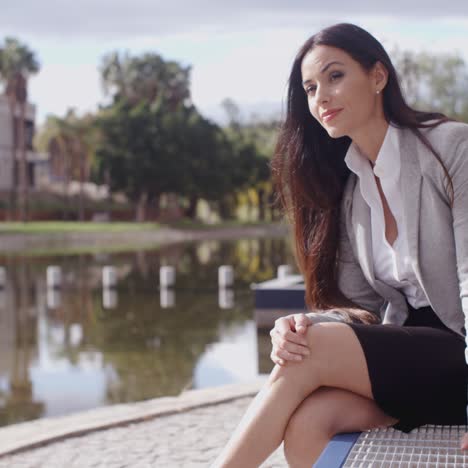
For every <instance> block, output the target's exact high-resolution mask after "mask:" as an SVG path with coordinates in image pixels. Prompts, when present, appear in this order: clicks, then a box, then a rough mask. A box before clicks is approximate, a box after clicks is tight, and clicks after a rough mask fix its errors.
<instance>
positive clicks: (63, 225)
mask: <svg viewBox="0 0 468 468" xmlns="http://www.w3.org/2000/svg"><path fill="white" fill-rule="evenodd" d="M161 226H162V225H161V224H158V223H133V222H116V223H95V222H83V223H80V222H75V221H40V222H35V221H34V222H29V223H16V222H15V223H8V222H7V223H0V235H1V234H62V233H76V232H134V231H152V230H155V229H160V228H161Z"/></svg>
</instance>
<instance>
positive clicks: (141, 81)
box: [100, 52, 190, 110]
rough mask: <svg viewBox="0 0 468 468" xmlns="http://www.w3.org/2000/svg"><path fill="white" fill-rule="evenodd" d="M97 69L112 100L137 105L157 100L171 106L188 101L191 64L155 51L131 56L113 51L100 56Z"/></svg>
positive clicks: (187, 102) (172, 107)
mask: <svg viewBox="0 0 468 468" xmlns="http://www.w3.org/2000/svg"><path fill="white" fill-rule="evenodd" d="M100 72H101V82H102V87H103V90H104V92H105V93H106V94H108V95H109V94H110V95H111V96H112V98H113V101H114V103H116V102H119V101H121V100H124V101H126V102H127V103H129V104H130V105H137V104H138V103H139V102H141V101H145V102H148V103H154V102H155V101H156V100H160V101H164V103H165V105H167V106H168V108H169V109H171V110H173V109H174V108H176V107H177V106H178V105H180V104H185V105H189V104H190V83H189V77H190V67H183V66H181V65H180V64H179V63H177V62H175V61H165V60H164V59H163V58H162V57H161V56H160V55H158V54H155V53H146V54H144V55H142V56H137V57H132V56H130V55H129V54H128V53H127V54H119V53H118V52H112V53H110V54H107V55H105V56H104V58H103V59H102V63H101V66H100Z"/></svg>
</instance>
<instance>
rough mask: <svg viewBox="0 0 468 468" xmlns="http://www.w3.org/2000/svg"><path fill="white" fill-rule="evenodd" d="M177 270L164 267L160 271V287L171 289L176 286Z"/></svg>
mask: <svg viewBox="0 0 468 468" xmlns="http://www.w3.org/2000/svg"><path fill="white" fill-rule="evenodd" d="M175 277H176V275H175V268H174V267H172V266H162V267H161V268H160V269H159V287H160V288H170V287H172V286H174V284H175Z"/></svg>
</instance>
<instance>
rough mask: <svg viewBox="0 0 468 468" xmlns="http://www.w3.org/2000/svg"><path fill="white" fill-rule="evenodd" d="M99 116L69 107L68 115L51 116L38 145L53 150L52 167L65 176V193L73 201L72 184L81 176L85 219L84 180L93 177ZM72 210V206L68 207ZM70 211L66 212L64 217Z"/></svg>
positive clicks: (80, 211) (81, 215)
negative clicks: (85, 113) (71, 196)
mask: <svg viewBox="0 0 468 468" xmlns="http://www.w3.org/2000/svg"><path fill="white" fill-rule="evenodd" d="M94 119H95V117H94V116H93V115H91V114H87V115H85V116H83V117H79V116H77V115H76V113H75V111H74V110H73V109H69V110H68V111H67V113H66V115H65V117H63V118H61V117H56V116H49V117H48V118H47V120H46V122H45V125H44V127H43V129H42V130H41V132H40V133H39V134H38V135H37V138H36V141H37V145H38V147H39V148H40V149H41V150H43V151H46V152H48V153H49V154H50V164H51V166H52V167H51V170H52V171H53V172H55V174H56V175H58V176H59V177H61V178H62V180H63V193H64V196H65V199H66V200H67V201H69V184H70V181H71V180H72V179H75V180H78V181H79V184H80V193H79V197H78V200H79V202H78V219H79V220H80V221H83V220H84V219H85V210H84V183H85V182H86V181H87V180H88V179H89V176H90V171H91V160H92V156H93V153H94V149H95V147H96V144H97V138H98V135H97V130H96V126H95V124H94ZM68 210H69V207H68ZM67 215H68V213H67V212H66V211H65V212H64V218H66V217H67Z"/></svg>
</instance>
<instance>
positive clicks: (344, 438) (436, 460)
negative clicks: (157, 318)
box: [314, 426, 468, 468]
mask: <svg viewBox="0 0 468 468" xmlns="http://www.w3.org/2000/svg"><path fill="white" fill-rule="evenodd" d="M467 431H468V427H466V426H422V427H420V428H418V429H415V430H413V431H411V432H410V433H409V434H405V433H404V432H401V431H396V430H394V429H392V428H387V429H375V430H372V431H366V432H362V433H359V432H357V433H351V434H339V435H337V436H336V437H334V438H333V439H332V440H331V441H330V442H329V444H328V445H327V447H326V448H325V450H324V451H323V452H322V455H321V456H320V458H319V459H318V460H317V462H316V463H315V464H314V468H341V467H343V468H351V467H352V468H358V467H359V468H371V467H372V468H379V467H382V468H392V467H401V468H410V467H411V468H413V467H414V468H442V467H444V468H452V467H458V468H461V467H468V453H466V452H463V451H462V450H460V440H461V438H462V437H463V434H464V433H465V432H467Z"/></svg>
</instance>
